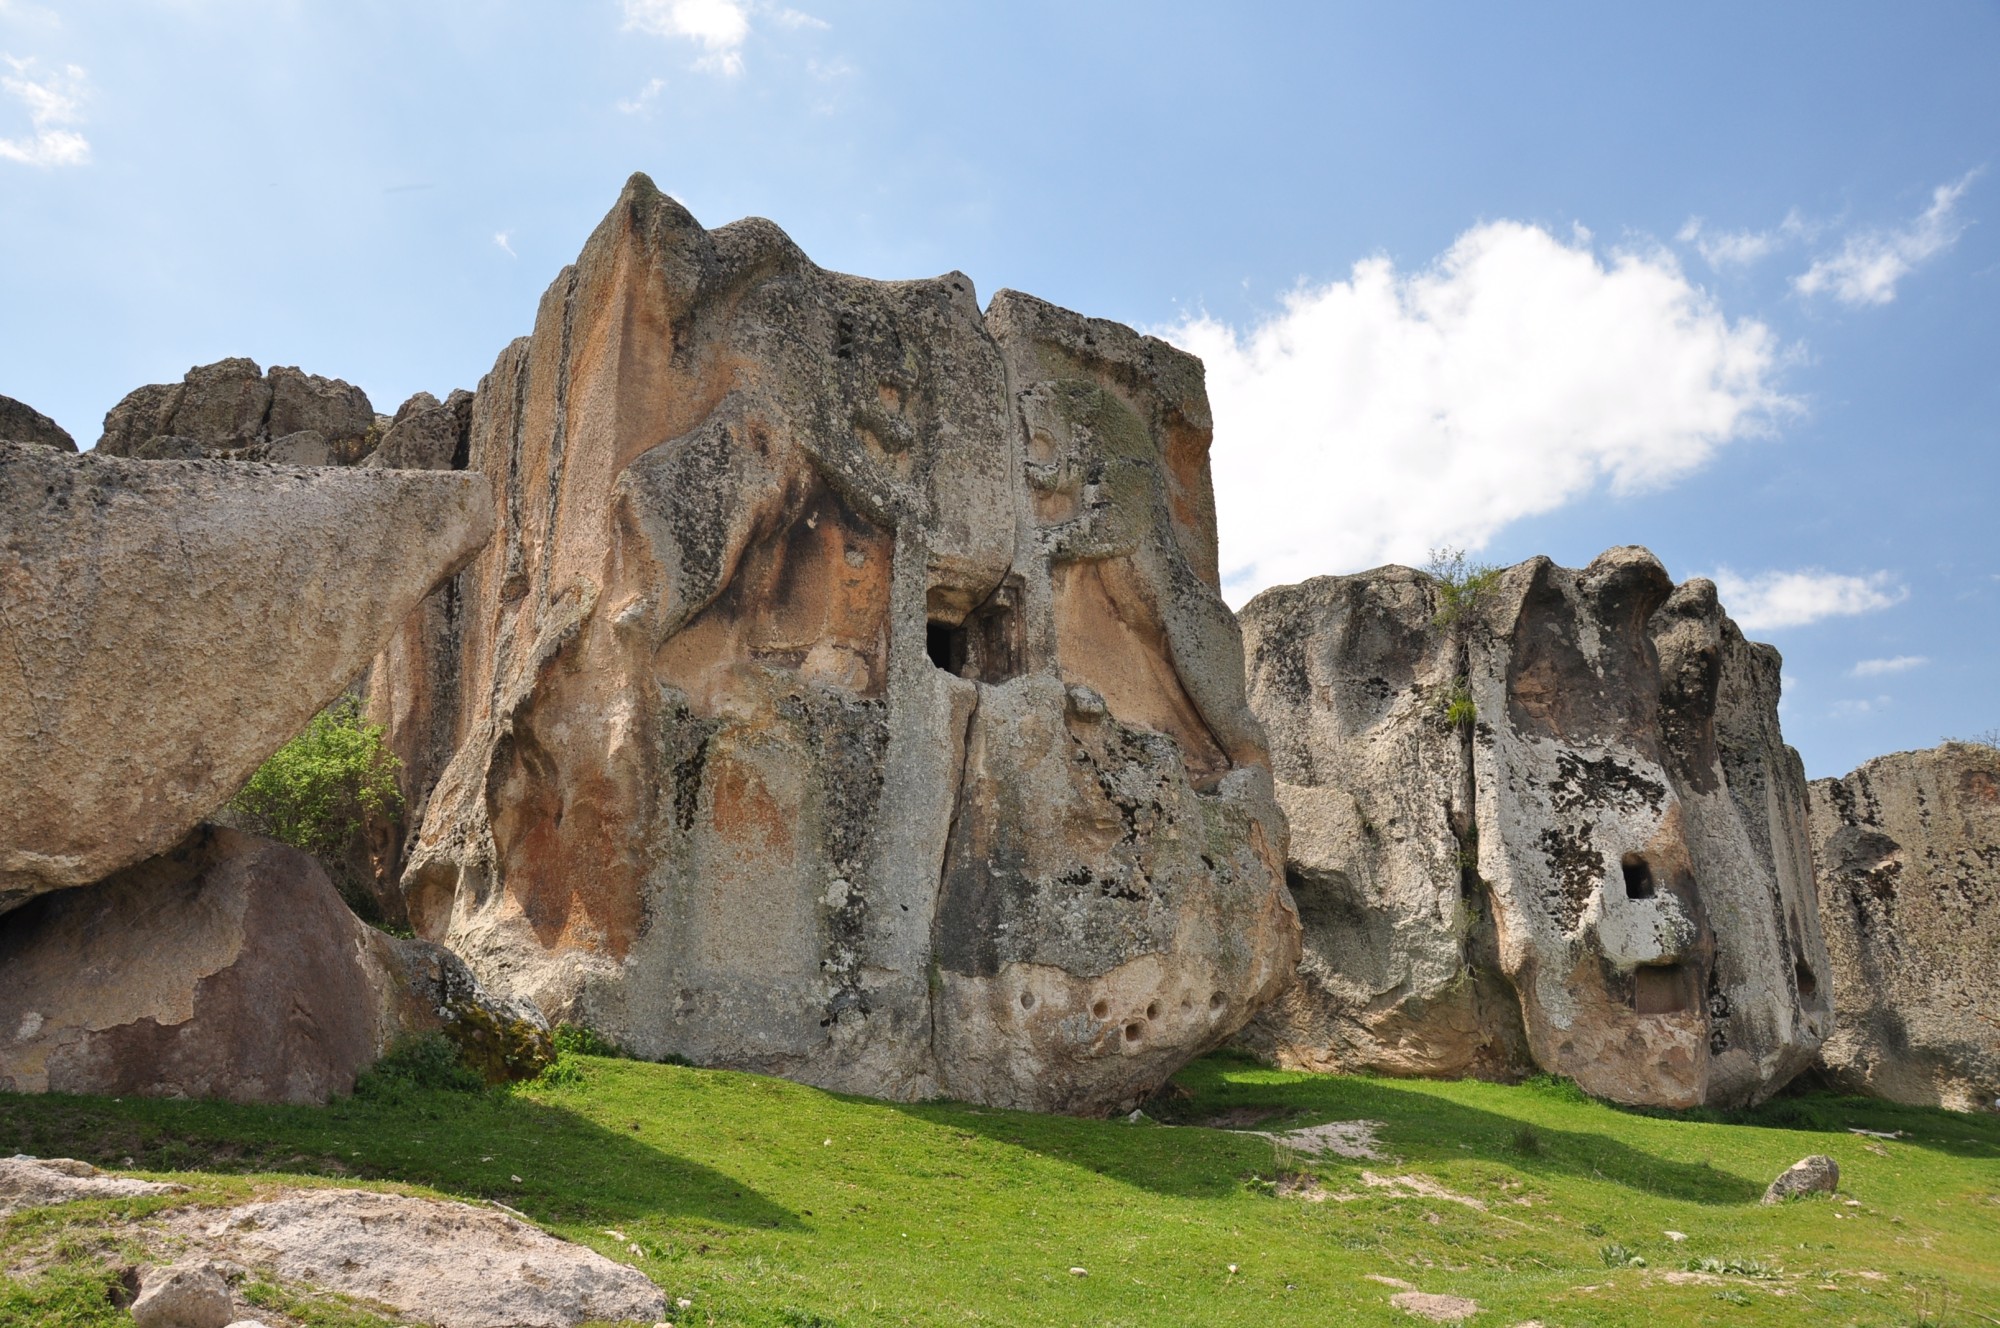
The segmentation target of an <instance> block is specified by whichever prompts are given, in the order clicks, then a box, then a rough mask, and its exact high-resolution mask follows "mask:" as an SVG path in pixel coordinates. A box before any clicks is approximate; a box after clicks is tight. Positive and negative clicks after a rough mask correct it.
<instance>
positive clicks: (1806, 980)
mask: <svg viewBox="0 0 2000 1328" xmlns="http://www.w3.org/2000/svg"><path fill="white" fill-rule="evenodd" d="M1792 977H1793V978H1794V980H1796V981H1797V982H1798V984H1799V999H1800V1000H1802V1001H1809V1000H1811V999H1812V998H1813V997H1815V996H1817V995H1819V979H1818V978H1816V977H1814V976H1813V971H1812V969H1810V968H1809V967H1807V966H1806V961H1805V960H1803V959H1795V960H1793V961H1792Z"/></svg>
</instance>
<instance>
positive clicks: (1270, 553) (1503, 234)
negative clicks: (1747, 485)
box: [1161, 221, 1793, 603]
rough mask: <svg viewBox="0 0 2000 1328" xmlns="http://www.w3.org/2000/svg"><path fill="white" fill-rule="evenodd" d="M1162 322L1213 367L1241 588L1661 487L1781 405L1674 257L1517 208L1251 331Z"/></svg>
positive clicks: (1758, 355)
mask: <svg viewBox="0 0 2000 1328" xmlns="http://www.w3.org/2000/svg"><path fill="white" fill-rule="evenodd" d="M1161 335H1162V336H1164V337H1166V338H1167V339H1169V340H1171V341H1173V342H1175V343H1176V344H1178V345H1181V346H1184V347H1186V348H1187V349H1188V350H1191V351H1193V352H1194V353H1195V354H1197V355H1200V356H1201V357H1202V359H1203V360H1204V361H1205V362H1206V363H1207V366H1208V390H1209V396H1210V399H1211V401H1212V403H1213V406H1214V410H1215V446H1214V450H1213V452H1212V464H1213V467H1214V476H1215V489H1216V505H1217V514H1218V519H1219V521H1220V525H1221V541H1222V548H1223V554H1224V568H1223V571H1224V577H1225V586H1224V592H1225V594H1226V595H1228V597H1229V598H1230V599H1231V600H1232V602H1238V603H1240V602H1241V601H1242V600H1243V599H1245V598H1247V597H1248V596H1249V595H1250V594H1252V593H1254V592H1255V591H1257V590H1259V589H1261V588H1263V587H1265V586H1269V585H1275V584H1278V583H1280V582H1285V581H1296V580H1299V579H1302V578H1304V577H1308V576H1315V575H1319V574H1321V573H1327V572H1346V571H1354V570H1358V569H1360V568H1365V567H1369V566H1373V565H1376V564H1378V563H1381V562H1384V561H1388V560H1399V561H1403V562H1418V561H1421V560H1422V559H1423V557H1424V556H1425V554H1426V553H1427V552H1428V551H1429V550H1430V549H1432V548H1434V547H1440V546H1446V545H1450V546H1454V547H1458V548H1464V549H1468V550H1477V549H1479V548H1481V547H1482V546H1483V545H1485V544H1486V542H1487V541H1488V540H1490V539H1491V538H1492V537H1493V535H1494V534H1495V533H1496V532H1498V531H1499V530H1500V529H1501V528H1502V527H1503V526H1505V525H1506V524H1507V523H1509V522H1511V521H1515V520H1519V519H1520V518H1522V517H1527V516H1533V515H1535V514H1537V513H1541V512H1547V511H1550V510H1552V509H1555V508H1557V507H1561V506H1563V505H1564V504H1566V503H1570V502H1574V501H1576V500H1577V499H1580V498H1582V497H1584V496H1585V495H1586V494H1589V493H1590V492H1592V491H1593V490H1596V489H1598V488H1599V487H1600V486H1603V487H1608V488H1609V489H1610V490H1611V491H1612V492H1615V493H1620V494H1626V493H1634V492H1638V491H1641V490H1645V489H1648V488H1652V487H1655V486H1659V485H1663V484H1667V483H1670V482H1672V481H1674V480H1676V479H1679V478H1681V477H1683V476H1685V475H1687V474H1688V473H1690V472H1691V471H1693V470H1695V469H1697V468H1698V467H1700V466H1701V465H1702V464H1703V463H1704V462H1706V461H1707V460H1708V459H1709V457H1710V456H1711V455H1712V454H1713V453H1714V452H1715V450H1716V449H1717V448H1718V447H1720V446H1722V445H1723V444H1725V443H1727V442H1728V441H1730V440H1731V439H1733V438H1736V437H1738V436H1740V435H1743V434H1745V433H1748V432H1750V431H1752V430H1755V429H1758V428H1761V427H1765V426H1767V425H1768V423H1769V421H1770V420H1771V419H1772V417H1773V416H1774V415H1776V414H1779V413H1782V412H1785V411H1787V410H1790V409H1792V408H1793V403H1792V402H1791V401H1790V400H1789V399H1788V398H1786V397H1785V396H1783V395H1782V394H1781V393H1780V392H1779V391H1778V390H1777V387H1776V386H1775V384H1774V376H1775V373H1776V365H1777V360H1778V351H1777V347H1776V344H1775V340H1774V338H1773V336H1772V334H1771V332H1770V331H1769V329H1767V328H1766V327H1765V326H1764V325H1763V324H1761V323H1757V322H1754V321H1751V320H1738V321H1735V322H1731V321H1730V320H1729V319H1728V318H1726V317H1724V315H1723V314H1722V312H1721V310H1720V309H1719V308H1718V307H1717V306H1716V305H1715V303H1714V302H1713V301H1712V300H1711V299H1709V298H1708V297H1707V296H1705V295H1704V294H1703V293H1702V292H1701V291H1700V290H1698V289H1697V288H1696V287H1694V286H1693V285H1691V284H1690V283H1689V282H1688V281H1687V279H1686V278H1685V277H1684V276H1683V275H1682V273H1681V271H1680V268H1679V266H1678V264H1677V263H1676V262H1675V261H1674V259H1673V257H1672V256H1671V255H1670V254H1666V253H1664V252H1653V253H1648V254H1617V255H1613V256H1612V257H1611V258H1610V259H1609V260H1608V261H1607V260H1604V259H1601V258H1600V257H1599V256H1598V255H1597V254H1596V253H1595V252H1594V251H1593V249H1592V248H1591V246H1590V243H1589V239H1588V236H1586V235H1583V234H1579V235H1578V236H1577V237H1576V238H1575V240H1574V241H1573V242H1564V241H1562V240H1559V239H1557V238H1556V237H1555V236H1553V235H1551V234H1550V233H1549V232H1547V231H1546V230H1543V229H1541V228H1539V227H1536V226H1528V225H1522V224H1520V223H1518V222H1511V221H1499V222H1492V223H1488V224H1484V225H1480V226H1477V227H1475V228H1473V229H1472V230H1469V231H1467V232H1466V233H1465V234H1463V235H1461V236H1460V237H1459V238H1458V240H1457V241H1456V243H1454V244H1453V245H1452V247H1451V249H1450V250H1449V251H1448V252H1447V253H1445V254H1444V255H1443V256H1442V257H1441V258H1440V259H1438V260H1437V262H1436V263H1435V264H1433V265H1432V266H1431V267H1429V268H1427V269H1425V270H1423V271H1419V272H1411V273H1402V272H1398V271H1397V270H1396V267H1395V265H1394V264H1393V263H1392V262H1390V260H1388V259H1386V258H1371V259H1368V260H1365V261H1363V262H1360V263H1357V264H1355V266H1354V268H1353V271H1352V273H1351V275H1350V276H1349V277H1348V279H1347V280H1345V281H1334V282H1331V283H1329V284H1327V285H1325V286H1319V287H1302V288H1300V289H1299V290H1296V291H1294V292H1293V293H1292V294H1291V295H1290V296H1289V297H1287V298H1286V300H1285V302H1284V306H1283V308H1282V309H1281V310H1280V311H1279V312H1277V313H1276V314H1275V315H1273V316H1272V317H1270V318H1269V319H1267V320H1266V321H1264V322H1262V323H1260V324H1258V325H1256V326H1253V327H1250V328H1246V329H1238V328H1235V327H1232V326H1229V325H1227V324H1224V323H1222V322H1219V321H1217V320H1215V319H1213V318H1210V317H1207V316H1191V317H1188V318H1186V319H1184V320H1183V321H1182V322H1181V323H1180V324H1178V325H1177V326H1174V327H1171V328H1167V329H1164V330H1162V331H1161Z"/></svg>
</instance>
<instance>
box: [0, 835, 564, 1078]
mask: <svg viewBox="0 0 2000 1328" xmlns="http://www.w3.org/2000/svg"><path fill="white" fill-rule="evenodd" d="M0 973H5V974H6V976H7V980H6V981H5V982H4V983H0V1090H4V1091H9V1092H29V1093H40V1092H58V1093H102V1094H127V1093H133V1094H144V1095H149V1096H170V1097H220V1098H229V1099H231V1100H234V1101H239V1102H323V1101H325V1100H326V1099H327V1097H328V1096H329V1095H331V1094H336V1093H345V1092H348V1091H349V1090H351V1089H352V1088H353V1086H354V1076H355V1074H356V1072H358V1071H359V1070H361V1069H363V1068H365V1067H366V1066H368V1065H370V1064H372V1063H373V1062H374V1061H375V1059H376V1058H377V1057H378V1056H380V1055H381V1054H382V1052H383V1051H384V1050H385V1049H386V1048H387V1047H388V1046H389V1045H390V1043H391V1042H393V1041H394V1040H395V1039H396V1038H397V1037H398V1036H400V1035H402V1034H404V1033H410V1032H421V1031H426V1030H437V1029H447V1028H448V1029H449V1030H450V1031H452V1032H454V1033H456V1034H457V1035H458V1036H459V1038H460V1039H461V1040H467V1041H472V1042H473V1043H475V1045H476V1044H477V1043H479V1042H480V1041H482V1040H483V1039H484V1037H485V1036H486V1035H487V1034H488V1032H489V1031H490V1030H491V1029H493V1028H494V1027H505V1026H509V1025H511V1024H513V1023H516V1022H520V1021H534V1022H539V1016H538V1015H537V1014H535V1012H533V1011H532V1010H527V1009H525V1008H520V1007H516V1006H514V1005H511V1004H500V1003H496V1002H494V1001H492V1000H491V999H490V998H488V997H486V995H485V994H484V993H483V992H482V991H481V990H480V989H479V988H478V986H477V984H476V983H475V982H473V980H472V979H471V976H470V975H469V974H468V973H467V972H466V971H465V967H464V965H463V964H461V963H459V962H458V960H456V959H455V958H454V957H452V956H451V955H450V954H449V953H448V952H446V951H444V950H443V949H442V948H441V947H438V946H436V945H432V944H430V943H429V942H426V941H398V940H394V939H392V938H390V937H389V936H387V935H385V934H384V933H382V932H379V931H376V930H375V929H373V928H372V927H368V926H365V925H364V924H362V923H361V922H360V921H359V920H358V919H356V918H355V917H354V915H353V914H352V913H351V912H349V910H348V908H347V905H346V904H345V903H343V902H342V900H341V898H340V895H339V892H338V891H336V890H335V889H334V887H333V883H332V882H331V881H330V880H328V879H327V876H326V874H325V872H323V871H322V870H321V869H320V867H319V865H318V864H317V863H316V862H314V861H313V860H312V859H311V858H309V857H307V856H306V855H305V854H303V853H300V852H299V851H298V850H296V849H293V848H289V847H287V846H285V845H283V844H279V843H275V842H273V841H271V840H267V839H259V838H257V837H255V836H252V835H245V834H242V833H240V832H238V831H235V830H229V829H223V828H220V827H214V826H203V827H201V828H198V829H197V830H195V831H194V832H193V833H192V834H190V835H189V836H188V837H187V839H185V840H184V841H182V843H180V844H179V845H177V846H176V847H175V848H174V849H173V850H172V851H171V852H168V853H164V854H161V855H159V856H158V857H154V858H149V859H147V860H146V861H145V862H142V863H140V864H139V865H137V866H135V867H130V868H127V869H126V870H124V871H122V872H117V873H114V874H113V875H112V876H111V877H109V878H108V879H106V880H104V881H101V882H99V883H97V884H95V885H90V886H84V887H82V888H80V889H75V890H60V891H55V892H52V893H48V894H44V895H41V896H39V897H37V898H36V899H34V900H32V901H30V902H29V903H28V904H26V905H24V906H22V907H20V908H17V909H15V910H13V911H12V912H10V913H7V914H6V915H4V916H0Z"/></svg>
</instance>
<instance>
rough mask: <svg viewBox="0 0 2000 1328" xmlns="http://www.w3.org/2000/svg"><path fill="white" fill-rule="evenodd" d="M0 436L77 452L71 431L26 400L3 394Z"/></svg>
mask: <svg viewBox="0 0 2000 1328" xmlns="http://www.w3.org/2000/svg"><path fill="white" fill-rule="evenodd" d="M0 439H5V440H6V441H8V442H12V443H38V444H40V445H41V446H43V447H53V448H55V449H56V451H58V452H74V451H76V439H74V438H72V437H70V436H69V430H67V429H65V428H63V427H62V426H61V425H60V424H57V423H56V422H55V421H54V420H52V419H50V418H49V417H48V416H46V415H44V414H42V412H40V411H39V410H36V409H35V408H34V407H33V406H30V405H29V404H28V403H27V402H25V401H16V400H14V398H12V397H0Z"/></svg>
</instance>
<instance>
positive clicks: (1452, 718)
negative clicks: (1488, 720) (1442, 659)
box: [1438, 677, 1479, 729]
mask: <svg viewBox="0 0 2000 1328" xmlns="http://www.w3.org/2000/svg"><path fill="white" fill-rule="evenodd" d="M1438 703H1439V706H1440V707H1441V708H1442V709H1443V711H1444V722H1445V727H1446V728H1454V729H1469V728H1471V727H1472V726H1473V725H1474V724H1476V723H1478V722H1479V706H1478V704H1477V703H1476V702H1474V701H1473V699H1472V687H1471V685H1470V683H1469V682H1468V681H1467V680H1466V679H1465V678H1463V677H1459V678H1453V679H1452V680H1451V690H1450V691H1448V692H1446V693H1445V694H1444V695H1443V696H1441V697H1439V698H1438Z"/></svg>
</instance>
